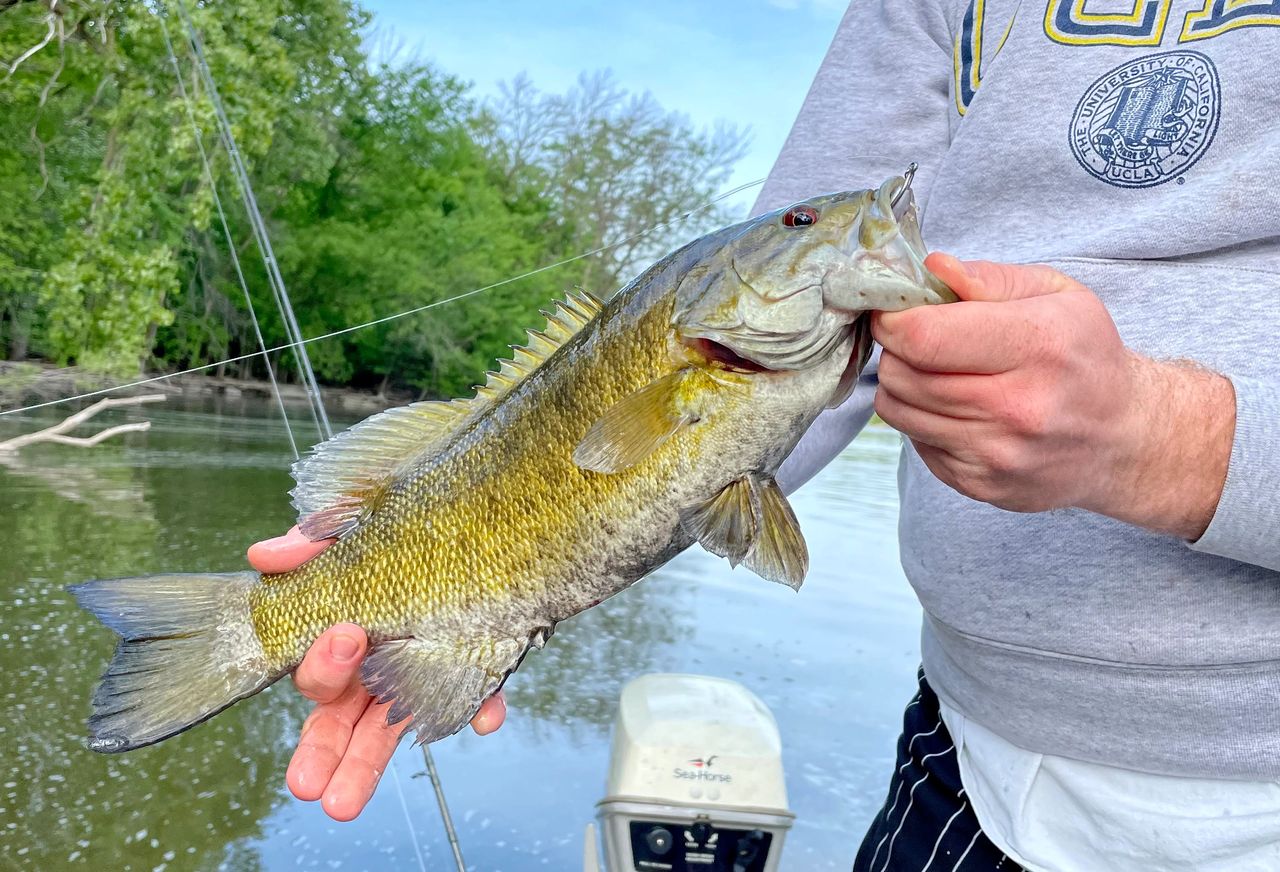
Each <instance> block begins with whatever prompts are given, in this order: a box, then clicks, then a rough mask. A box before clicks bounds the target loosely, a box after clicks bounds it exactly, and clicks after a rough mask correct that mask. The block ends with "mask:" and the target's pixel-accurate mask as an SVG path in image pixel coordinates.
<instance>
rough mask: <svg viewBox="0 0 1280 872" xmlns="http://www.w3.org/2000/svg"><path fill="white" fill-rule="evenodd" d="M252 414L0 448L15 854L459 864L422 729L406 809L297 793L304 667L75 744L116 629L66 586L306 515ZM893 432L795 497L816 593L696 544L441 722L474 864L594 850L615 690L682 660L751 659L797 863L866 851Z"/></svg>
mask: <svg viewBox="0 0 1280 872" xmlns="http://www.w3.org/2000/svg"><path fill="white" fill-rule="evenodd" d="M243 411H244V409H243V408H242V407H240V406H236V407H231V408H222V409H221V410H220V409H219V408H217V407H212V406H210V407H204V408H198V409H187V410H180V409H173V408H165V409H159V410H154V409H149V410H148V417H150V418H152V420H153V421H154V425H153V429H152V430H151V432H150V433H147V434H137V435H133V436H130V437H127V438H126V440H124V441H123V442H122V443H115V444H111V445H103V446H99V447H97V448H94V449H92V450H88V451H82V450H76V449H66V448H63V447H60V446H39V447H38V448H37V449H35V450H33V451H31V452H29V453H24V455H23V458H22V463H23V464H24V465H23V467H22V468H8V467H5V466H0V541H3V542H4V543H5V546H6V547H5V551H4V553H3V555H2V556H0V693H3V695H4V710H3V712H0V750H2V751H3V752H4V755H3V756H4V762H3V763H0V769H3V775H2V776H0V784H3V790H2V791H0V826H2V827H4V838H3V839H0V867H4V868H10V867H12V868H31V869H60V868H68V867H69V868H77V867H79V866H87V865H95V866H98V867H101V868H108V869H167V870H176V869H200V870H209V869H233V870H240V869H259V868H261V869H267V870H276V869H295V868H316V869H327V868H343V869H382V868H389V867H396V868H415V867H416V865H417V860H416V854H417V853H419V852H420V853H421V854H422V856H423V858H424V862H425V864H426V866H427V868H432V869H435V868H452V867H451V865H450V862H451V861H449V860H448V857H449V852H448V847H447V844H446V843H445V840H444V836H443V832H442V830H441V827H440V824H439V820H438V818H437V816H436V813H435V805H434V800H433V799H432V796H431V791H430V787H429V785H428V784H427V783H426V782H425V779H422V778H415V777H414V775H415V774H417V773H419V772H420V771H421V769H422V765H421V757H420V755H419V753H418V752H417V751H416V750H415V749H412V748H409V747H407V746H406V747H403V748H402V749H401V750H400V752H399V753H398V754H397V756H396V759H395V761H394V763H393V765H394V766H395V771H396V772H397V773H398V774H399V776H400V787H401V790H402V792H403V799H404V804H403V806H402V805H401V798H400V795H398V793H397V791H396V789H395V785H394V783H387V784H384V785H383V788H382V789H381V790H380V791H379V793H378V795H377V797H375V800H374V802H373V804H372V806H371V807H370V809H369V811H368V812H367V813H366V814H365V815H364V816H363V817H362V818H361V819H360V820H359V821H357V822H356V823H354V824H351V825H339V824H334V823H333V822H331V821H328V820H327V819H326V818H324V817H323V816H322V814H321V813H320V811H319V810H318V809H317V808H314V807H312V806H308V805H305V804H301V803H298V802H296V801H294V800H293V799H292V798H291V797H289V796H288V794H287V792H286V791H285V790H284V788H283V773H284V767H285V765H286V763H287V760H288V754H289V753H290V751H291V748H292V741H293V738H294V736H296V731H297V728H298V725H299V723H300V719H301V717H302V714H303V712H304V708H303V704H302V703H301V701H300V700H299V699H298V698H297V696H296V694H295V693H294V692H293V691H292V689H291V688H290V687H289V686H288V685H287V683H284V684H281V685H278V686H277V687H276V688H273V689H272V690H271V691H269V692H267V693H266V694H263V695H262V696H259V697H256V698H254V699H252V700H250V701H248V702H245V703H242V704H240V705H238V706H236V707H235V708H234V709H232V710H231V711H230V712H228V713H226V714H224V715H221V716H219V717H218V718H216V719H215V720H213V721H211V722H210V723H208V724H206V725H204V726H201V727H198V728H196V729H195V730H192V731H191V732H189V733H187V734H185V735H183V736H180V737H178V738H176V739H174V740H171V741H169V742H166V743H164V744H162V745H160V746H157V747H155V748H150V749H145V750H142V751H139V752H135V753H131V754H127V755H123V756H119V757H103V756H99V755H96V754H92V753H90V752H88V751H86V750H85V749H84V747H83V744H82V741H83V738H82V737H83V731H84V726H83V723H84V717H85V715H86V713H87V707H88V699H89V694H90V688H91V686H92V684H93V682H94V680H96V678H97V676H98V674H99V673H100V671H101V669H102V667H103V666H104V664H105V662H106V659H107V657H108V655H109V653H110V647H111V642H110V640H111V635H110V633H108V632H107V631H105V630H103V629H102V628H101V627H99V626H97V624H96V622H94V621H92V620H91V619H90V618H89V617H88V616H87V615H85V614H84V613H82V612H80V611H79V610H78V609H77V608H76V607H75V605H74V603H73V602H72V601H71V598H70V597H69V596H68V595H67V594H66V593H65V592H64V590H63V588H64V586H65V585H66V584H68V583H72V582H76V581H81V580H83V579H86V578H90V577H95V576H96V577H102V576H110V575H125V574H137V573H145V572H158V571H177V570H229V569H235V568H238V567H241V566H243V565H244V564H243V549H244V546H245V545H246V543H248V542H251V541H253V540H254V539H257V538H261V537H263V536H267V535H272V534H274V533H277V532H279V531H280V530H282V529H284V528H285V527H286V526H287V525H288V524H289V523H290V522H291V517H290V511H289V507H288V498H287V490H288V488H289V486H290V480H289V478H288V474H287V470H288V463H289V461H290V460H291V459H292V456H291V454H290V453H289V450H288V442H287V441H286V440H285V438H284V435H283V430H282V429H281V427H280V424H279V421H278V420H273V419H272V418H270V417H269V416H270V410H269V409H267V408H265V407H263V408H262V409H261V410H260V411H261V414H260V415H245V414H243ZM38 424H40V422H38V421H34V420H29V421H26V422H22V429H27V428H30V427H34V426H37V425H38ZM4 426H5V427H7V428H9V429H10V430H12V429H13V428H14V424H13V422H12V421H5V422H4ZM2 436H3V433H0V438H2ZM897 444H898V443H897V437H896V436H894V435H893V434H892V433H891V432H889V431H885V430H878V431H874V432H871V433H869V434H867V435H865V436H864V437H863V438H861V439H860V440H859V441H858V442H857V443H855V445H854V446H852V447H851V448H850V450H849V451H848V452H846V454H845V455H844V456H842V457H841V458H840V459H839V460H838V461H837V462H836V463H835V464H833V466H832V467H831V468H830V469H829V470H828V471H827V472H826V473H824V474H823V475H822V476H821V477H819V478H818V479H816V480H815V481H814V483H813V484H812V485H811V486H810V487H808V488H806V489H805V490H804V491H802V492H801V493H800V494H798V495H797V496H796V497H795V499H794V502H795V505H796V509H797V514H798V515H799V518H800V522H801V526H802V527H803V529H804V532H805V535H806V537H807V539H808V541H809V545H810V551H811V554H812V556H813V565H812V570H811V574H810V578H809V580H808V581H807V582H806V584H805V588H804V590H803V591H802V592H801V593H800V594H799V595H796V594H794V593H793V592H791V591H790V590H787V589H785V588H782V587H780V586H778V585H771V584H769V583H767V582H764V581H761V580H760V579H758V578H756V577H755V576H754V575H752V574H750V573H749V572H747V571H745V570H741V569H740V570H738V571H734V572H730V571H729V570H728V567H727V565H726V564H725V563H724V562H723V561H720V560H717V559H715V558H712V557H710V556H709V555H706V554H704V553H702V552H699V551H696V550H695V551H691V552H689V553H686V554H685V555H682V556H681V557H680V558H678V559H677V560H676V561H674V562H673V563H672V564H670V565H669V566H668V567H666V568H664V569H663V570H661V571H660V572H658V573H655V575H654V576H653V577H651V578H649V579H646V580H645V581H643V582H641V583H640V584H639V585H637V586H635V587H634V588H632V589H631V590H628V591H626V592H624V593H623V594H620V595H619V596H617V597H614V598H613V599H611V600H609V601H608V602H606V603H604V604H602V605H601V606H599V607H597V608H596V609H593V610H591V611H590V612H588V613H586V614H584V615H581V616H579V617H578V618H575V619H573V620H571V621H567V622H565V623H564V624H562V625H561V626H560V627H559V628H558V629H557V632H556V634H555V636H554V637H553V638H552V639H551V641H550V643H549V644H548V646H547V647H546V648H545V649H544V650H543V651H541V652H537V653H535V654H531V655H530V656H529V658H528V659H527V660H526V662H525V664H524V666H523V667H522V668H521V670H520V672H519V673H517V674H516V675H515V676H513V677H512V679H511V680H510V682H509V683H508V700H509V703H510V708H511V716H510V719H509V721H508V725H507V726H506V727H504V728H503V729H502V730H501V731H500V732H499V733H498V734H497V735H495V736H491V737H486V738H484V739H480V738H478V737H476V736H474V735H471V734H470V733H469V732H464V733H462V734H459V735H458V736H457V737H454V738H452V739H449V740H446V741H445V742H442V743H439V744H437V745H436V746H435V753H436V757H437V760H438V763H439V765H440V768H441V770H442V774H443V777H444V782H445V786H446V788H447V790H448V793H449V798H450V801H451V803H452V805H453V808H454V812H455V815H456V817H457V822H458V826H459V829H460V834H461V837H462V840H463V846H464V848H465V850H466V853H467V857H468V861H469V863H470V864H471V865H472V866H473V867H474V868H476V869H483V870H499V869H507V870H523V869H530V868H552V869H569V870H571V869H574V868H577V865H578V864H579V862H580V860H579V858H580V857H581V834H582V827H583V825H584V824H585V823H586V822H587V821H588V820H590V819H591V817H592V816H593V815H594V803H595V802H596V801H597V800H598V799H599V798H600V795H601V791H602V787H603V780H604V774H605V767H606V764H607V756H608V737H607V730H608V726H609V724H610V723H611V721H612V718H613V715H614V710H615V706H616V700H617V696H618V692H619V690H620V689H621V687H622V685H623V684H624V683H626V681H628V680H630V679H631V678H633V677H635V676H637V675H640V674H643V673H646V672H651V671H659V670H670V671H690V672H704V673H708V674H713V675H723V676H727V677H731V678H736V679H737V680H739V681H742V682H744V683H745V684H747V685H748V686H749V687H751V688H752V689H753V690H754V691H755V692H756V693H757V694H759V695H760V696H761V697H762V698H763V699H764V700H765V701H766V703H768V704H769V705H770V707H771V708H772V709H773V710H774V712H775V714H776V715H777V717H778V721H779V725H780V728H781V729H782V732H783V737H784V745H785V755H786V766H787V774H788V789H789V791H790V795H791V802H792V806H793V808H794V810H795V811H796V812H797V814H798V816H799V817H798V821H797V825H796V830H795V832H794V835H793V838H792V839H791V840H790V847H789V849H788V855H787V857H786V858H785V860H784V869H787V870H801V869H803V870H821V869H845V868H848V865H849V862H850V860H851V858H852V854H853V847H854V844H855V842H856V839H857V838H858V836H859V835H860V831H861V829H862V827H863V826H865V823H866V820H867V819H868V818H869V817H870V814H871V809H872V807H873V806H874V803H875V801H876V800H877V799H878V797H879V795H880V792H881V791H882V790H883V784H884V783H885V782H886V781H887V775H888V768H887V767H888V765H889V762H888V761H889V760H890V759H891V754H892V738H893V735H894V733H895V730H896V722H897V719H898V713H899V711H900V703H901V701H902V699H903V698H905V697H906V696H908V695H909V694H910V692H911V683H912V678H913V673H914V667H915V663H916V658H917V653H916V632H917V626H918V611H917V607H916V606H915V605H914V601H913V599H912V598H911V596H910V594H909V591H907V589H906V587H905V584H904V583H903V582H902V581H901V577H900V574H899V571H898V569H897V565H896V545H895V537H894V526H895V524H896V500H895V498H894V468H895V465H896V452H897ZM387 780H388V781H389V782H390V781H391V777H390V776H388V777H387ZM406 811H407V812H408V818H407V819H406ZM411 827H412V831H411ZM415 841H416V842H417V843H418V846H417V848H415Z"/></svg>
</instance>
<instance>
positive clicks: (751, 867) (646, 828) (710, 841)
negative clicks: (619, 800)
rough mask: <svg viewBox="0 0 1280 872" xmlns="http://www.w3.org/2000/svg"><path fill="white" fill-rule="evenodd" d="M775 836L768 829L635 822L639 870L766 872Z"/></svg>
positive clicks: (633, 842)
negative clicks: (770, 846) (771, 844)
mask: <svg viewBox="0 0 1280 872" xmlns="http://www.w3.org/2000/svg"><path fill="white" fill-rule="evenodd" d="M772 840H773V836H772V835H771V834H770V833H767V832H765V831H764V830H742V829H732V828H721V827H717V826H715V825H713V824H712V823H711V822H710V821H695V822H694V823H692V824H675V823H664V822H661V821H631V858H632V862H633V863H634V864H635V865H634V869H635V872H763V870H764V868H765V862H766V860H767V859H768V857H769V845H770V843H771V842H772Z"/></svg>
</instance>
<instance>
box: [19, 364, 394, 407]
mask: <svg viewBox="0 0 1280 872" xmlns="http://www.w3.org/2000/svg"><path fill="white" fill-rule="evenodd" d="M129 381H130V380H129V379H113V378H111V377H109V376H104V375H102V374H100V373H91V372H86V371H84V370H81V369H77V368H76V367H60V366H54V365H52V364H48V363H38V362H34V361H25V362H21V363H15V362H12V361H0V412H2V411H7V410H9V409H17V408H20V407H22V406H29V405H34V404H36V403H48V402H52V401H55V400H60V399H63V398H65V397H72V396H76V395H78V394H85V393H90V392H93V391H101V390H108V389H111V388H113V387H115V386H117V385H122V384H127V383H128V382H129ZM133 381H137V379H133ZM151 393H162V394H166V395H169V396H171V397H173V398H175V399H178V400H182V401H188V400H191V401H195V400H205V399H209V398H215V399H222V400H240V399H250V400H252V399H265V400H270V401H272V402H274V400H275V396H274V394H273V391H272V387H271V383H270V382H268V381H262V380H256V379H240V378H227V377H221V378H219V377H215V376H209V375H198V374H192V375H183V376H174V377H172V378H165V379H162V380H160V381H153V382H148V383H146V384H143V385H138V386H136V387H127V388H120V389H119V390H118V391H112V392H111V396H124V397H127V396H133V395H136V394H151ZM320 393H321V396H322V397H323V400H324V406H325V409H326V410H328V411H329V412H330V413H331V414H335V415H336V416H338V417H351V418H361V417H364V416H366V415H371V414H373V413H374V412H380V411H382V410H383V409H388V408H390V407H392V406H398V405H402V404H404V403H407V402H410V401H411V400H412V399H413V397H410V396H408V395H405V396H396V395H389V396H380V395H378V394H374V393H371V392H368V391H359V390H354V389H352V388H342V387H327V386H322V387H321V389H320ZM280 399H281V400H282V401H283V402H284V404H285V406H286V407H287V408H295V407H296V408H305V407H306V405H307V403H308V399H307V392H306V390H305V389H304V388H303V387H302V385H297V384H285V383H281V384H280ZM91 401H92V400H80V401H75V402H70V403H68V404H67V408H68V411H73V410H74V409H76V408H79V407H80V405H83V404H84V403H87V402H91Z"/></svg>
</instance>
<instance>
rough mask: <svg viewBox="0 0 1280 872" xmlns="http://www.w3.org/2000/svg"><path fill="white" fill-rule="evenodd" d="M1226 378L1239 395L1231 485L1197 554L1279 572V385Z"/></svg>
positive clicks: (1197, 544)
mask: <svg viewBox="0 0 1280 872" xmlns="http://www.w3.org/2000/svg"><path fill="white" fill-rule="evenodd" d="M1227 377H1228V378H1229V379H1230V380H1231V384H1232V385H1233V386H1234V387H1235V392H1236V434H1235V439H1234V441H1233V443H1232V446H1231V461H1230V464H1229V465H1228V467H1227V481H1226V484H1224V485H1223V488H1222V498H1221V499H1220V500H1219V501H1218V509H1217V511H1216V512H1215V513H1214V515H1213V520H1212V521H1210V522H1209V527H1208V529H1206V530H1205V531H1204V535H1202V536H1201V537H1200V538H1199V539H1198V540H1196V541H1195V542H1193V543H1191V547H1192V548H1193V549H1194V550H1196V551H1203V552H1205V553H1208V554H1214V555H1217V556H1219V557H1228V558H1230V559H1232V560H1239V561H1241V562H1244V563H1252V564H1254V565H1255V566H1262V567H1265V568H1266V569H1271V570H1275V571H1280V430H1277V428H1276V422H1277V421H1280V382H1277V381H1263V380H1260V379H1253V378H1245V377H1242V376H1234V375H1231V374H1230V373H1228V374H1227Z"/></svg>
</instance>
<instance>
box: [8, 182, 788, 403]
mask: <svg viewBox="0 0 1280 872" xmlns="http://www.w3.org/2000/svg"><path fill="white" fill-rule="evenodd" d="M762 184H764V179H756V180H755V181H752V182H746V183H744V184H741V185H738V186H737V187H736V188H731V189H730V190H728V191H725V192H724V193H723V194H719V195H717V196H716V197H714V198H712V199H710V200H708V201H707V202H705V203H703V204H702V205H701V206H696V207H695V208H693V209H690V210H689V211H688V212H684V213H682V214H680V215H677V216H676V217H674V218H670V219H668V220H666V221H663V222H661V223H659V224H654V225H653V226H652V227H649V228H648V229H646V230H641V231H640V232H638V233H633V234H631V235H630V236H627V237H624V238H622V239H619V240H617V241H616V242H611V243H609V244H608V245H602V246H600V247H599V248H595V249H592V250H591V251H586V252H583V253H582V254H577V255H574V256H573V257H567V258H565V259H564V260H558V261H556V262H555V263H549V264H547V265H546V266H540V267H538V268H537V269H532V270H529V271H528V272H526V273H521V274H520V275H516V276H512V277H510V278H506V279H502V280H501V281H497V282H494V283H493V284H490V285H485V286H484V287H480V288H473V289H471V290H469V291H465V292H463V293H461V294H456V295H454V296H452V297H446V298H445V299H443V300H436V301H435V302H432V303H427V304H425V305H422V306H417V307H415V308H412V309H408V310H406V311H404V312H398V313H396V314H394V315H386V316H384V317H382V318H375V319H374V320H372V321H365V322H364V323H363V324H355V325H353V326H351V327H343V328H342V329H341V330H334V331H332V332H329V333H324V334H322V335H320V336H312V337H310V338H307V339H302V340H301V341H300V342H299V343H291V342H286V343H284V344H282V345H275V346H272V347H271V348H268V349H267V353H268V354H274V353H275V352H277V351H285V350H287V349H289V348H292V347H294V345H295V344H300V345H309V344H311V343H312V342H320V341H322V340H324V339H332V338H333V337H335V336H342V335H345V334H347V333H354V332H355V331H357V330H363V329H365V328H366V327H374V326H376V325H378V324H385V323H387V322H388V321H395V320H397V319H399V318H406V317H408V316H409V315H416V314H418V313H419V312H425V311H427V310H428V309H434V308H436V307H437V306H444V305H447V304H448V303H456V302H457V301H458V300H465V299H466V298H467V297H474V296H475V295H476V294H482V293H484V292H485V291H491V290H493V289H494V288H500V287H502V286H503V285H509V284H512V283H513V282H518V281H521V280H523V279H527V278H529V277H531V276H536V275H538V274H539V273H544V272H547V271H548V270H553V269H557V268H559V267H562V266H567V265H568V264H571V263H575V262H577V261H579V260H583V259H584V258H588V257H593V256H594V255H597V254H602V253H604V252H606V251H611V250H612V249H615V248H617V247H619V246H622V245H626V244H627V243H628V242H632V241H634V240H636V239H639V238H640V237H642V236H647V235H649V234H650V233H653V232H654V231H656V230H661V229H663V228H664V227H670V226H673V225H675V224H679V223H680V222H682V221H687V220H688V219H689V218H692V217H693V216H694V215H696V214H698V213H699V212H704V211H706V210H707V209H709V208H711V207H712V206H714V205H715V204H716V203H719V202H720V201H721V200H725V199H727V198H729V197H732V196H733V195H734V194H740V193H742V192H743V191H745V190H748V189H750V188H754V187H756V186H758V185H762ZM261 354H262V352H260V351H254V352H250V353H248V354H240V355H237V356H235V357H228V358H226V359H225V360H218V361H214V362H213V363H206V364H202V365H201V366H193V367H191V368H189V369H183V370H179V371H177V372H169V373H164V374H162V375H155V376H151V377H150V378H144V379H138V380H137V381H131V382H126V383H125V384H119V385H114V386H112V387H109V388H100V389H98V390H96V391H87V392H85V393H83V394H73V395H71V396H67V397H61V398H59V399H56V400H46V401H45V402H43V403H33V404H32V405H29V406H20V407H18V408H16V409H8V410H6V411H0V417H4V416H5V415H17V414H20V413H22V412H31V411H34V410H36V409H43V408H46V407H48V406H56V405H59V404H61V403H70V402H74V401H75V400H84V399H88V398H90V397H98V396H102V395H103V394H109V393H113V392H115V391H123V390H128V389H129V388H136V387H140V386H142V385H149V384H154V383H155V382H160V381H165V380H166V379H171V378H179V377H181V376H184V375H191V374H192V373H197V372H204V371H205V370H209V369H214V368H215V367H219V366H223V365H224V364H228V363H238V362H239V361H242V360H248V359H249V358H251V357H259V356H260V355H261Z"/></svg>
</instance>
